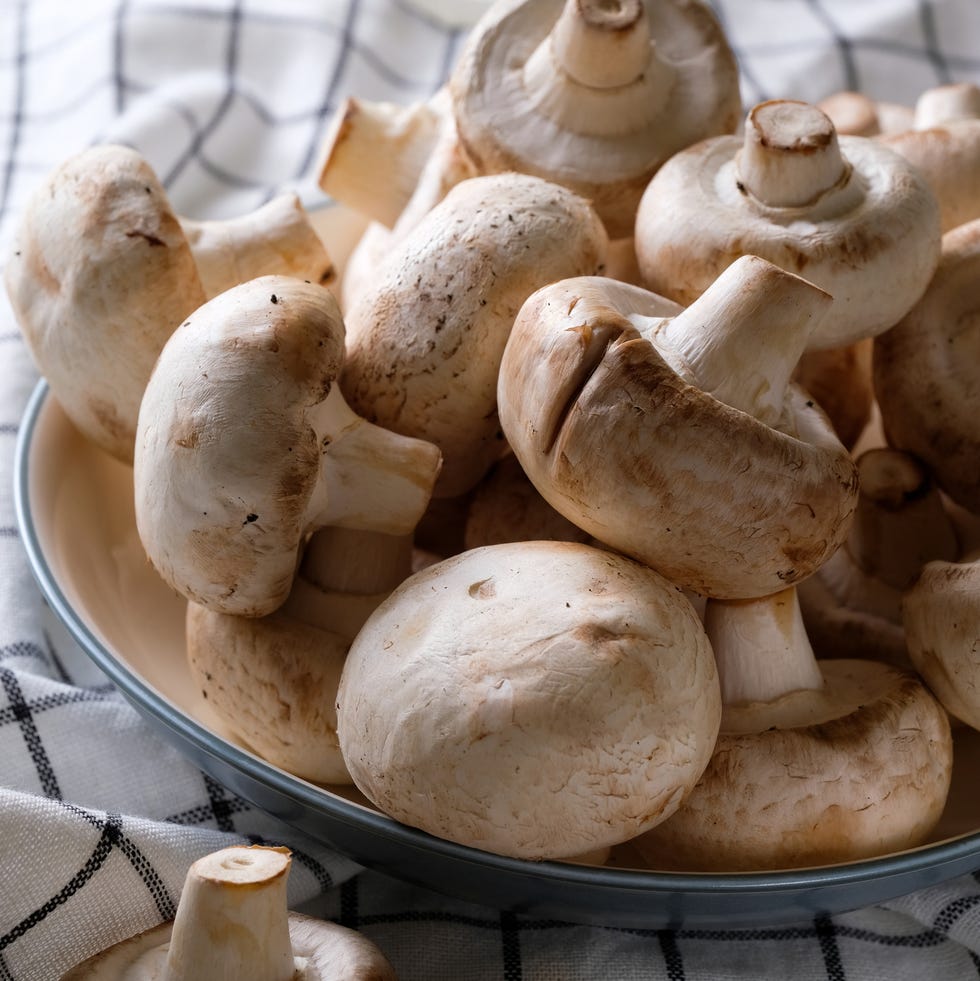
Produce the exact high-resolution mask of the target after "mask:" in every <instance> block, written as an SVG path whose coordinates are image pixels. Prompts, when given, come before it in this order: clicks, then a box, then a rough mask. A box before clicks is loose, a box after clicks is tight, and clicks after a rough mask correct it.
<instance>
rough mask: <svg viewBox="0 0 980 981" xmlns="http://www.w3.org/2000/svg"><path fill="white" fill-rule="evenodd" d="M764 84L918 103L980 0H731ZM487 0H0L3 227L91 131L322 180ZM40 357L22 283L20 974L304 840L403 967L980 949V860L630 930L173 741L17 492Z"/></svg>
mask: <svg viewBox="0 0 980 981" xmlns="http://www.w3.org/2000/svg"><path fill="white" fill-rule="evenodd" d="M715 6H716V10H717V12H718V14H719V16H720V18H721V20H722V23H723V24H724V26H725V28H726V31H727V33H728V36H729V39H730V41H731V43H732V45H733V47H734V48H735V50H736V53H737V55H738V57H739V60H740V66H741V71H742V90H743V91H742V95H743V102H744V104H745V105H746V107H750V106H751V105H752V104H754V103H755V102H758V101H760V100H762V99H765V98H772V97H791V98H799V99H804V100H808V101H816V100H818V99H820V98H823V97H825V96H827V95H829V94H831V93H834V92H837V91H839V90H842V89H854V90H859V91H863V92H865V93H867V94H869V95H871V96H872V97H874V98H878V99H886V100H889V101H893V102H899V103H904V104H906V105H912V104H913V103H914V101H915V99H916V97H917V96H918V94H919V93H920V92H922V91H923V90H924V89H926V88H929V87H931V86H935V85H938V84H943V83H947V82H951V81H960V80H970V81H980V4H977V3H976V2H975V0H718V2H717V3H716V4H715ZM478 7H479V4H477V3H468V4H459V5H454V4H452V3H449V2H446V3H443V5H442V8H441V16H440V14H439V7H438V6H436V8H435V9H436V13H433V12H431V10H430V11H423V10H420V9H418V8H416V7H415V6H413V5H412V4H410V3H408V2H407V0H388V2H385V0H333V2H331V0H319V2H316V0H199V2H191V0H169V2H154V0H85V2H74V3H72V2H67V0H0V250H2V251H3V252H4V253H5V252H6V250H7V249H8V248H9V246H10V242H11V239H12V234H13V229H14V227H15V224H16V222H17V219H18V215H19V214H20V212H21V210H22V209H23V208H24V206H25V203H26V201H27V199H28V196H29V195H30V193H31V192H32V190H33V188H34V187H35V186H36V185H37V184H38V182H39V181H40V180H41V179H42V178H43V177H44V176H45V175H46V174H47V173H48V172H49V171H50V170H51V169H52V168H53V167H54V166H55V165H56V164H58V163H59V162H60V161H62V160H63V159H64V158H66V157H67V156H69V155H70V154H72V153H74V152H76V151H78V150H80V149H82V148H84V147H86V146H88V145H90V144H93V143H101V142H122V143H126V144H129V145H132V146H134V147H136V148H137V149H139V150H140V151H141V152H142V153H143V154H144V156H145V157H146V158H147V159H148V160H149V162H150V163H151V165H152V166H153V167H154V169H155V170H156V172H157V174H158V175H159V176H160V178H161V179H162V181H163V183H164V185H165V187H166V189H167V191H168V194H169V196H170V199H171V202H172V203H173V205H174V206H175V208H176V210H177V211H178V212H180V213H181V214H184V215H187V216H190V217H197V218H203V217H225V216H233V215H237V214H241V213H244V212H246V211H248V210H250V209H252V208H254V207H256V206H257V205H259V204H261V203H263V202H265V201H267V200H268V199H269V198H271V197H272V196H273V195H274V194H276V193H277V192H279V191H281V190H284V189H293V190H296V191H297V192H298V193H299V194H300V196H301V198H302V200H303V201H304V203H305V204H307V206H309V207H311V208H320V207H322V206H324V205H325V204H326V201H325V199H324V197H323V195H322V193H321V192H320V191H319V189H318V188H317V187H316V185H315V182H314V169H315V163H316V159H317V155H318V152H319V149H320V146H321V143H322V140H323V137H324V134H325V130H326V127H327V124H328V122H329V119H330V117H331V114H332V113H333V111H334V110H335V109H336V108H337V106H338V105H339V104H340V102H341V100H342V99H343V98H344V97H345V96H346V95H349V94H356V95H358V96H361V97H364V98H366V99H373V100H389V101H402V102H405V101H409V100H414V99H421V98H425V97H427V96H429V95H430V94H431V93H433V92H434V91H435V90H436V89H437V88H438V87H439V86H440V85H441V83H442V81H443V79H444V78H445V77H446V75H447V72H448V71H449V70H450V68H451V66H452V65H453V63H454V61H455V59H456V57H457V55H458V53H459V51H460V47H461V44H462V42H463V39H464V36H465V26H464V24H463V23H461V21H465V20H466V19H467V18H468V17H469V16H470V14H471V13H472V12H473V11H474V10H476V9H477V8H478ZM36 382H37V372H36V370H35V368H34V366H33V364H32V362H31V359H30V357H29V355H28V353H27V350H26V348H25V346H24V344H23V342H22V340H21V337H20V333H19V331H18V329H17V326H16V324H15V323H14V320H13V317H12V315H11V313H10V310H9V306H8V305H7V302H6V299H5V297H2V298H0V979H16V981H48V979H53V978H56V977H58V976H60V974H61V973H62V972H63V971H64V970H66V969H67V968H69V967H70V966H72V965H73V964H74V963H75V962H77V961H79V960H81V959H83V958H84V957H87V956H89V955H91V954H92V953H94V952H96V951H97V950H100V949H102V948H104V947H105V946H107V945H109V944H111V943H114V942H116V941H118V940H121V939H123V938H124V937H126V936H129V935H131V934H133V933H135V932H137V931H140V930H143V929H146V928H148V927H150V926H152V925H154V924H155V923H157V922H159V921H160V920H162V919H166V918H168V917H170V916H172V915H173V912H174V909H175V904H176V900H177V897H178V895H179V891H180V886H181V883H182V882H183V877H184V872H185V871H186V868H187V866H188V865H189V863H190V862H191V861H192V860H193V859H195V858H197V857H199V856H200V855H203V854H205V853H207V852H209V851H213V850H215V849H216V848H218V847H221V846H222V845H224V844H227V843H230V842H232V841H241V840H245V841H253V842H268V843H285V844H288V845H289V846H290V847H291V848H293V850H294V853H295V856H296V859H295V862H294V866H293V874H292V876H291V885H290V895H291V900H292V902H293V903H294V904H305V905H306V907H307V908H309V909H312V910H313V911H315V912H317V913H318V914H319V915H323V916H328V917H332V918H335V919H337V920H338V921H339V922H341V923H344V924H345V925H348V926H353V927H355V928H357V929H361V930H363V931H364V932H365V933H366V934H367V935H368V936H370V937H371V938H372V939H374V940H375V941H376V942H377V943H379V945H380V946H381V947H382V949H383V950H384V951H385V953H386V954H387V955H388V957H389V958H390V959H391V961H392V963H393V964H394V966H395V967H396V969H397V971H398V973H399V975H400V977H401V978H402V979H404V981H410V979H427V981H459V979H463V978H466V979H478V981H484V979H486V981H491V979H493V981H496V979H502V981H520V979H524V981H530V979H541V981H543V979H586V978H594V979H600V978H601V979H622V981H626V979H633V978H637V979H638V978H655V979H660V978H663V979H670V981H680V979H689V981H696V979H714V978H717V979H722V978H724V979H750V978H752V979H761V978H766V979H769V978H771V979H785V978H794V979H795V981H809V979H822V981H823V979H826V981H840V979H848V981H852V979H853V981H857V979H872V978H888V979H891V981H903V979H908V981H923V979H930V978H936V979H940V978H941V979H944V981H959V979H966V978H976V977H978V976H980V879H978V878H977V877H976V876H972V875H971V876H965V877H960V878H958V879H955V880H953V881H951V882H948V883H944V884H941V885H937V886H935V887H933V888H930V889H928V890H925V891H923V892H920V893H917V894H914V895H912V896H907V897H903V898H901V899H898V900H895V901H892V902H888V903H885V904H883V905H881V906H878V907H875V908H871V909H864V910H858V911H855V912H852V913H847V914H844V915H839V916H835V917H833V918H829V917H821V918H818V919H816V920H814V921H813V922H809V923H801V924H799V925H796V926H793V927H776V926H773V927H767V926H766V925H764V924H762V925H760V926H759V927H758V928H757V929H753V930H722V929H712V930H706V929H697V928H686V927H683V926H682V927H681V928H679V929H678V930H676V931H667V930H626V929H617V928H611V927H605V926H583V925H576V924H571V923H564V922H556V921H552V920H540V919H536V918H534V917H533V916H524V915H518V914H515V913H509V912H501V911H498V910H495V909H492V908H490V907H482V906H477V905H470V904H463V903H459V902H456V901H454V900H451V899H446V898H444V897H441V896H438V895H436V894H434V893H431V892H428V891H426V890H421V889H418V888H416V887H414V886H411V885H407V884H404V883H400V882H397V881H394V880H392V879H390V878H388V877H386V876H384V875H382V874H379V873H376V872H370V871H362V870H360V869H359V868H358V867H357V866H356V865H354V863H352V862H351V861H349V860H348V859H346V858H344V857H342V856H338V855H336V854H334V853H333V852H331V851H330V850H329V849H328V848H325V847H324V846H323V845H322V844H319V843H317V842H315V841H312V840H310V839H308V838H306V837H304V836H302V835H300V834H299V833H297V832H296V831H294V830H292V829H291V828H289V827H288V826H286V825H284V824H282V823H280V822H279V821H276V820H274V819H272V818H270V817H268V816H267V815H264V814H263V813H261V812H260V811H258V810H257V809H256V808H254V807H252V806H251V805H249V804H248V803H247V802H245V801H243V800H241V799H240V798H238V797H236V796H235V795H234V794H233V793H231V792H229V791H228V790H226V789H224V788H222V787H221V786H219V785H218V784H217V783H216V782H215V781H214V780H213V779H211V778H210V777H208V776H205V775H203V774H202V773H200V772H199V771H198V770H196V769H195V768H194V767H193V766H192V765H191V764H190V763H188V762H187V761H186V760H184V759H183V758H182V757H181V756H180V754H179V753H178V752H177V751H176V750H174V749H173V748H171V747H170V746H169V745H167V744H165V743H163V742H161V741H160V740H159V739H158V738H157V737H156V736H155V735H154V733H153V732H152V731H150V729H149V728H148V727H147V726H146V724H145V723H144V722H143V721H142V719H141V718H140V716H139V715H138V714H137V713H136V711H135V710H134V709H133V708H132V707H131V706H130V705H129V704H128V703H127V702H126V701H125V700H124V699H123V697H122V696H121V695H120V694H119V693H118V692H117V691H116V690H115V689H114V688H113V686H112V685H111V684H110V683H108V681H107V679H106V678H105V677H104V676H103V675H101V673H100V672H99V671H98V669H96V668H95V667H94V666H93V665H92V664H91V663H90V662H89V661H88V660H87V658H86V657H85V655H84V654H83V653H82V652H81V651H80V650H79V649H78V647H77V646H76V645H75V644H74V643H73V642H72V640H71V639H70V638H69V637H68V635H67V633H66V631H65V630H64V629H63V628H62V627H61V625H60V624H59V623H57V621H56V620H55V618H54V617H53V616H52V615H51V613H50V611H48V610H47V608H46V606H45V604H44V602H43V600H42V598H41V595H40V592H39V591H38V589H37V588H36V586H35V584H34V581H33V578H32V575H31V571H30V569H29V566H28V561H27V557H26V553H25V551H24V546H23V542H22V541H21V539H20V533H19V530H18V527H17V521H16V517H15V512H14V504H13V496H12V494H13V492H12V487H13V460H14V449H15V445H16V442H17V438H18V435H19V433H20V431H21V426H20V422H21V417H22V414H23V411H24V407H25V405H26V403H27V400H28V398H29V396H30V393H31V391H32V389H33V388H34V386H35V384H36Z"/></svg>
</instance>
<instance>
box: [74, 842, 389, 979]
mask: <svg viewBox="0 0 980 981" xmlns="http://www.w3.org/2000/svg"><path fill="white" fill-rule="evenodd" d="M291 861H292V859H291V858H290V854H289V851H288V849H285V848H268V847H264V846H260V845H253V846H250V847H248V846H237V845H233V846H231V847H229V848H224V849H222V850H221V851H218V852H214V853H212V854H211V855H206V856H205V857H204V858H201V859H198V860H197V861H196V862H195V863H194V864H193V865H192V866H191V867H190V869H189V870H188V873H187V878H186V880H185V882H184V890H183V893H182V894H181V897H180V902H179V903H178V906H177V916H176V918H175V919H174V920H173V921H172V922H169V923H163V924H161V925H160V926H158V927H155V928H154V929H152V930H147V931H146V932H145V933H141V934H139V935H137V936H135V937H131V938H130V939H128V940H124V941H122V942H121V943H119V944H116V945H115V946H114V947H110V948H109V949H108V950H105V951H103V952H102V953H101V954H96V955H95V956H94V957H91V958H89V960H87V961H85V962H84V963H82V964H79V965H78V966H77V967H75V968H73V969H72V970H71V971H69V972H68V973H67V974H66V975H65V976H64V978H63V979H62V981H205V979H207V981H223V979H232V978H233V979H234V981H297V979H298V978H302V979H303V981H395V972H394V970H393V969H392V967H391V965H390V964H389V963H388V961H387V959H386V958H385V956H384V955H383V954H382V953H381V951H380V950H379V949H378V948H377V947H376V946H375V945H374V944H373V943H372V942H371V941H370V940H368V939H367V937H365V936H363V935H362V934H359V933H357V932H355V931H354V930H350V929H348V928H347V927H342V926H338V925H337V924H336V923H329V922H326V921H324V920H318V919H315V918H313V917H311V916H304V915H303V914H301V913H291V912H289V911H288V910H287V907H286V880H287V876H288V875H289V866H290V863H291Z"/></svg>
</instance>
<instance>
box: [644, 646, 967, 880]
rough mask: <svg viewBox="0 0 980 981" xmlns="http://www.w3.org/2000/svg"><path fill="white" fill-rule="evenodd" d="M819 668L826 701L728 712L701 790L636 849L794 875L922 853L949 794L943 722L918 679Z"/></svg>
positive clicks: (793, 697)
mask: <svg viewBox="0 0 980 981" xmlns="http://www.w3.org/2000/svg"><path fill="white" fill-rule="evenodd" d="M821 669H822V671H823V675H824V682H825V684H824V688H822V689H820V690H817V691H797V692H792V693H790V694H788V695H785V696H783V697H782V698H781V699H780V700H778V701H776V702H772V703H764V704H758V703H755V704H744V705H741V706H726V708H725V713H724V719H723V722H722V730H721V734H720V735H719V737H718V743H717V749H716V750H715V753H714V755H713V756H712V758H711V762H710V763H709V764H708V767H707V769H706V770H705V773H704V776H703V777H702V778H701V780H700V781H699V783H698V785H697V787H695V789H694V791H693V792H692V793H691V795H690V796H689V797H688V798H687V800H686V801H685V802H684V804H683V805H682V806H681V808H680V809H679V810H678V811H677V812H676V814H675V815H674V816H673V817H672V818H670V819H668V820H667V821H665V822H663V823H662V824H661V825H659V826H658V827H656V828H654V829H653V830H652V831H651V832H649V833H647V834H645V835H643V836H642V837H640V838H638V839H637V840H636V841H635V842H634V845H635V846H636V848H637V850H638V851H639V852H640V853H641V854H642V855H643V856H644V857H645V858H646V860H647V861H648V862H649V863H650V864H651V866H654V867H658V868H659V867H664V868H674V867H676V868H682V869H684V870H685V871H733V872H734V871H757V870H762V869H790V868H799V867H802V866H815V865H824V864H832V863H838V862H848V861H855V860H858V859H863V858H870V857H873V856H876V855H883V854H888V853H891V852H896V851H901V850H903V849H905V848H913V847H915V846H916V845H919V844H921V843H922V842H923V840H924V839H925V838H926V836H927V835H928V834H929V832H930V831H931V830H932V829H933V828H934V827H935V825H936V823H937V822H938V820H939V818H940V815H941V814H942V810H943V806H944V805H945V801H946V794H947V791H948V788H949V782H950V774H951V770H952V738H951V736H950V729H949V722H948V719H947V717H946V713H945V712H944V711H943V710H942V707H941V706H940V705H939V703H938V702H937V701H936V700H935V699H934V698H933V697H932V695H930V694H929V692H928V691H927V689H926V688H925V686H924V685H923V684H922V683H921V682H920V681H919V679H918V678H917V677H916V676H915V675H914V674H912V673H911V672H906V671H901V670H899V669H897V668H893V667H891V666H889V665H886V664H880V663H878V662H874V661H865V660H848V659H839V660H831V661H823V662H821Z"/></svg>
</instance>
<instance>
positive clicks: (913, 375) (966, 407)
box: [873, 220, 980, 513]
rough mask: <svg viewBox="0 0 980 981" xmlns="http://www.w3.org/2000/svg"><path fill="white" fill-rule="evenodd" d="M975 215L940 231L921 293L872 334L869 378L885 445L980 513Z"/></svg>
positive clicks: (978, 236) (979, 259)
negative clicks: (932, 268) (920, 464)
mask: <svg viewBox="0 0 980 981" xmlns="http://www.w3.org/2000/svg"><path fill="white" fill-rule="evenodd" d="M978 275H980V220H977V221H972V222H970V223H969V224H966V225H962V226H960V227H959V228H955V229H953V230H952V231H950V232H947V233H946V234H945V235H944V236H943V240H942V259H941V261H940V263H939V268H938V269H937V270H936V275H935V277H934V278H933V280H932V282H931V283H930V284H929V288H928V290H927V291H926V293H925V295H924V296H923V297H922V299H921V300H920V301H919V302H918V303H917V304H916V305H915V307H914V308H913V309H912V310H910V311H909V313H908V315H907V316H906V317H904V318H903V319H902V321H901V322H900V323H898V324H896V325H895V326H894V327H893V328H892V329H891V330H889V331H888V332H887V333H886V334H883V335H882V336H881V337H879V338H876V339H875V346H874V358H873V378H874V387H875V396H876V398H877V400H878V406H879V408H880V410H881V420H882V426H883V428H884V432H885V436H886V438H887V440H888V443H889V445H891V446H895V447H897V448H899V449H902V450H905V451H907V452H909V453H912V454H914V455H915V456H917V457H918V458H919V459H920V460H923V461H924V462H925V463H926V465H927V466H928V467H929V469H930V471H931V472H932V474H933V476H934V477H935V479H936V482H937V483H938V484H939V486H940V487H941V488H942V490H943V491H945V493H947V494H948V495H949V496H950V497H951V498H952V499H953V500H954V501H956V502H957V503H958V504H961V505H962V506H963V507H965V508H967V509H968V510H970V511H973V512H975V513H976V512H980V431H978V428H977V418H978V414H980V387H978V386H977V383H976V365H977V361H978V359H980V295H978V293H977V289H976V281H977V276H978Z"/></svg>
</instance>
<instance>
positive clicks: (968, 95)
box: [882, 82, 980, 232]
mask: <svg viewBox="0 0 980 981" xmlns="http://www.w3.org/2000/svg"><path fill="white" fill-rule="evenodd" d="M882 139H883V142H884V143H885V144H886V145H887V146H889V147H890V148H891V149H893V150H894V151H895V152H896V153H900V154H901V155H902V156H903V157H905V158H906V159H907V160H908V161H909V162H910V163H911V164H913V165H914V166H915V168H916V170H918V171H919V173H921V174H922V176H923V177H924V178H925V179H926V181H927V183H928V184H929V187H930V188H932V191H933V193H934V194H935V195H936V199H937V201H938V202H939V210H940V215H941V219H942V229H943V231H944V232H948V231H950V230H951V229H953V228H958V227H959V226H960V225H965V224H966V223H967V222H970V221H974V220H976V219H978V218H980V88H978V87H977V86H976V85H974V84H973V83H969V82H964V83H955V84H951V85H938V86H936V87H934V88H931V89H926V90H925V91H924V92H923V93H922V94H921V95H920V96H919V98H918V100H917V102H916V105H915V113H914V118H913V121H912V123H911V124H910V125H909V126H907V127H906V128H905V129H903V130H901V131H897V132H895V133H891V134H889V135H888V136H885V137H883V138H882Z"/></svg>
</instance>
